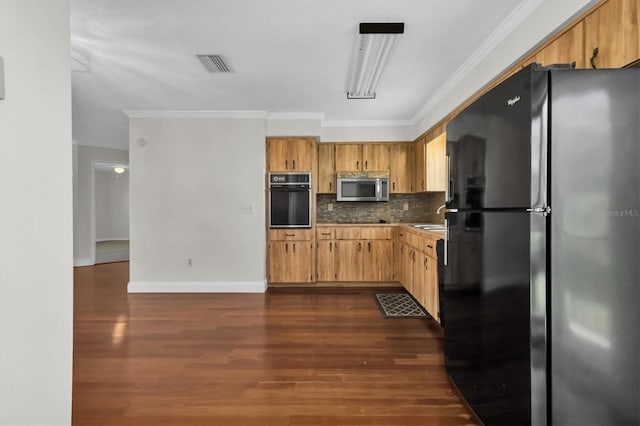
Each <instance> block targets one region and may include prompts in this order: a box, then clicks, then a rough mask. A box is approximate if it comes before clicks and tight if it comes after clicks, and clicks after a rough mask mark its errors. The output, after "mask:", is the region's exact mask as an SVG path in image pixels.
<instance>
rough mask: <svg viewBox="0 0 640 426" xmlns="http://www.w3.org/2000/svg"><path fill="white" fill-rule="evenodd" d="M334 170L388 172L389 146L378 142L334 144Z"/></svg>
mask: <svg viewBox="0 0 640 426" xmlns="http://www.w3.org/2000/svg"><path fill="white" fill-rule="evenodd" d="M335 158H336V160H335V161H336V171H338V172H388V171H389V146H388V145H387V144H380V143H358V144H336V154H335Z"/></svg>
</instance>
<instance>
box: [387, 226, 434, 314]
mask: <svg viewBox="0 0 640 426" xmlns="http://www.w3.org/2000/svg"><path fill="white" fill-rule="evenodd" d="M404 232H405V233H406V232H407V231H404ZM397 244H398V245H399V249H398V250H397V251H396V259H398V260H397V261H396V262H397V263H396V265H397V271H396V276H397V277H398V281H400V283H401V284H402V286H403V287H404V288H405V289H406V290H407V291H408V292H409V293H411V295H412V296H413V297H414V298H415V299H416V300H417V301H418V302H419V303H420V304H421V305H422V306H423V307H424V308H425V309H426V310H427V312H429V314H431V316H432V317H433V318H434V319H435V320H436V321H438V322H440V319H439V316H438V312H439V309H440V306H439V305H440V304H439V300H438V299H439V294H438V259H437V258H436V257H435V249H434V248H435V244H436V240H435V239H433V238H431V237H428V236H425V235H421V234H420V231H416V233H413V232H412V233H410V234H408V235H403V231H399V233H398V241H397Z"/></svg>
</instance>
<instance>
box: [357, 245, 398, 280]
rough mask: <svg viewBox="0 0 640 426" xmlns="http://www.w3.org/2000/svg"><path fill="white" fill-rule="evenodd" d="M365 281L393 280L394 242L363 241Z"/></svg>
mask: <svg viewBox="0 0 640 426" xmlns="http://www.w3.org/2000/svg"><path fill="white" fill-rule="evenodd" d="M362 244H363V249H365V254H364V267H363V273H364V276H363V281H374V282H379V281H393V242H392V241H391V240H368V241H363V242H362Z"/></svg>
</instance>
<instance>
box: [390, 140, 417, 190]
mask: <svg viewBox="0 0 640 426" xmlns="http://www.w3.org/2000/svg"><path fill="white" fill-rule="evenodd" d="M390 151H391V154H390V156H391V160H390V161H389V186H390V190H391V191H390V192H391V193H410V192H412V186H413V185H412V184H413V173H412V169H413V144H412V143H393V144H391V146H390Z"/></svg>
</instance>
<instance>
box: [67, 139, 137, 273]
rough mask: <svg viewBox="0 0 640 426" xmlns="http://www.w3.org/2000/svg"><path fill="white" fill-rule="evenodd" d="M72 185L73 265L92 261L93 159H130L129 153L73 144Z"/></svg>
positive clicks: (106, 160)
mask: <svg viewBox="0 0 640 426" xmlns="http://www.w3.org/2000/svg"><path fill="white" fill-rule="evenodd" d="M73 148H74V154H75V155H74V159H75V161H76V163H75V164H74V172H75V173H76V175H74V179H73V182H74V187H73V208H74V212H73V258H74V265H76V266H83V265H93V264H94V263H95V248H96V245H95V241H94V239H93V238H94V226H95V213H94V210H93V203H94V201H93V197H94V164H95V162H96V161H103V162H114V163H124V164H127V163H128V162H129V153H128V151H124V150H121V149H108V148H96V147H92V146H84V145H74V147H73Z"/></svg>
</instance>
